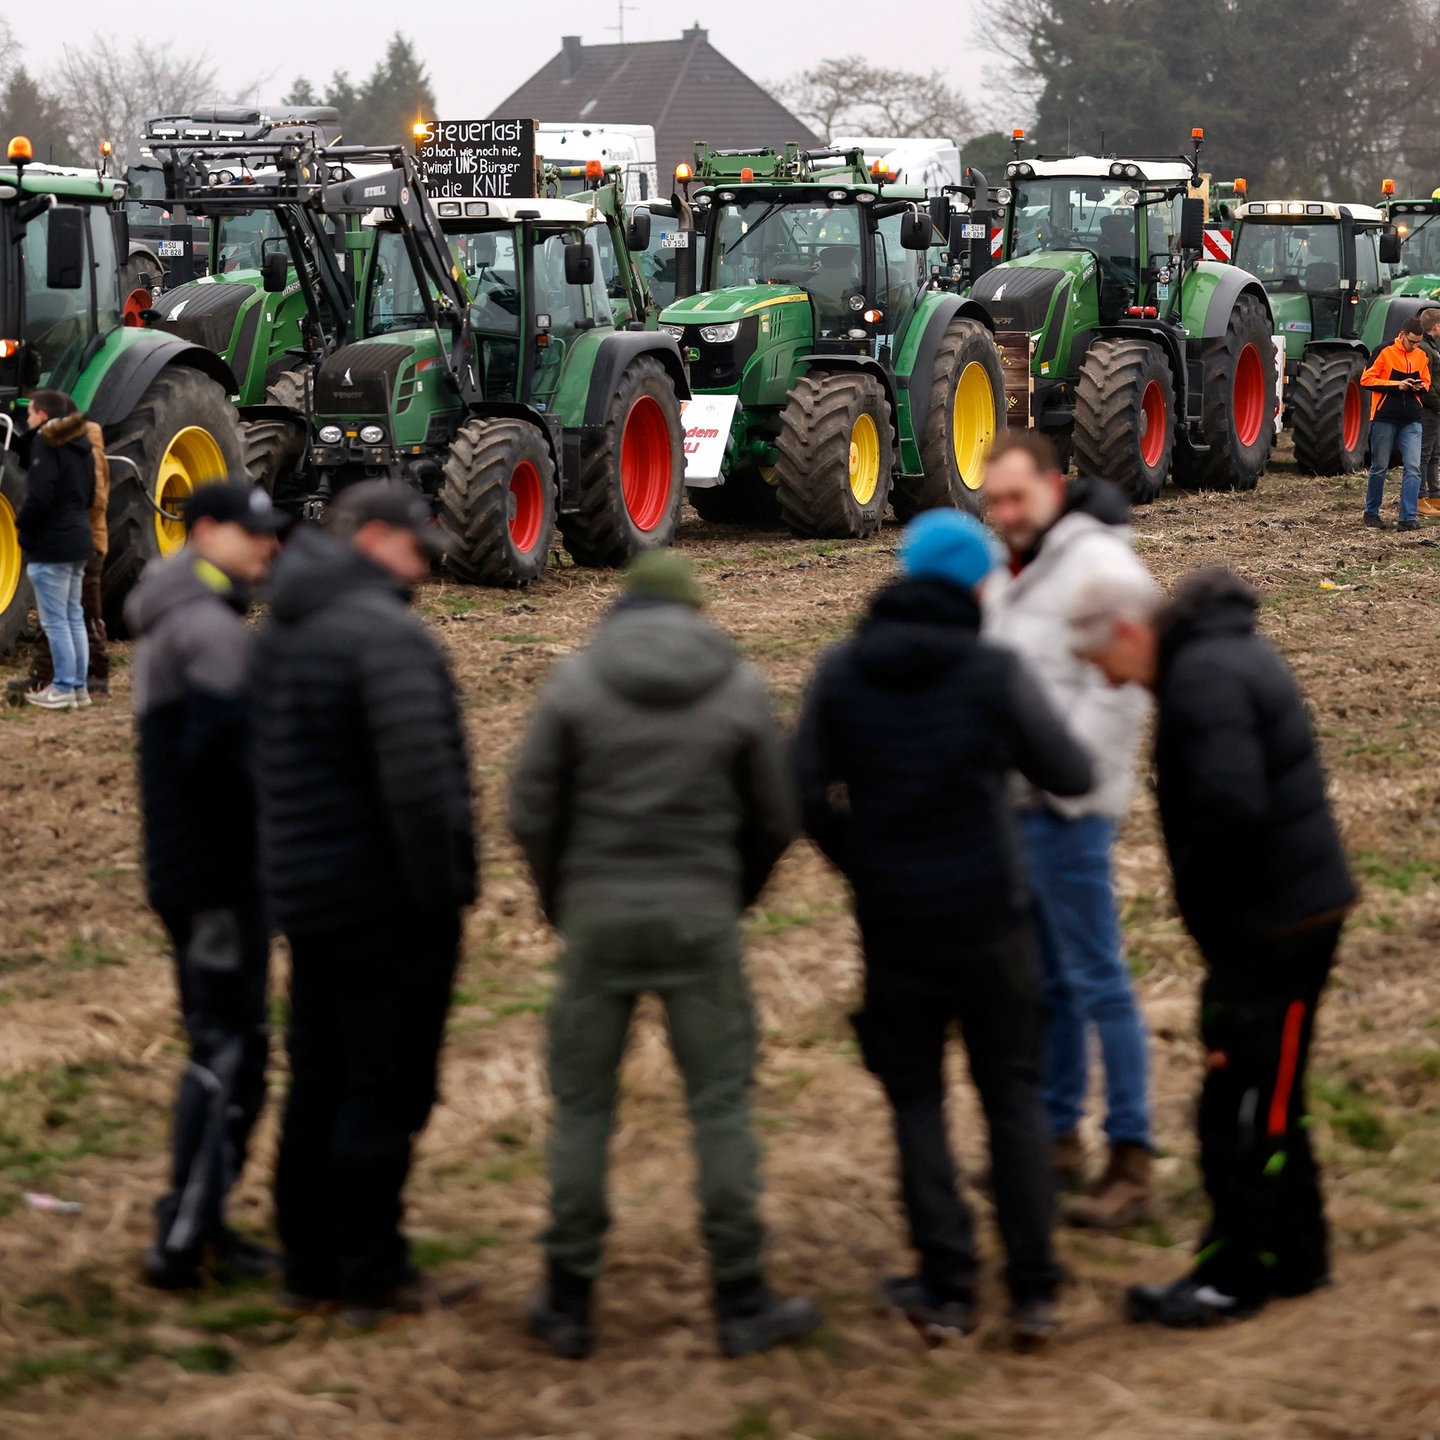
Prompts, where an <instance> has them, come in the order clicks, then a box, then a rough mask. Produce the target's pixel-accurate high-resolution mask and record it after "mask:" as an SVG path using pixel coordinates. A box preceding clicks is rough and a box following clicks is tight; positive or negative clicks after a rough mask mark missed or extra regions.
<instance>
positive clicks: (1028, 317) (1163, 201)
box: [969, 130, 1276, 503]
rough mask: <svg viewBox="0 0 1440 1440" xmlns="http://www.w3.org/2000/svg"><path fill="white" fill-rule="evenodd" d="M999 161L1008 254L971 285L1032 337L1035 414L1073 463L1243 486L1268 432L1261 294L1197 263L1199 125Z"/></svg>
mask: <svg viewBox="0 0 1440 1440" xmlns="http://www.w3.org/2000/svg"><path fill="white" fill-rule="evenodd" d="M1023 139H1024V132H1023V131H1016V132H1015V158H1014V159H1013V160H1011V161H1010V162H1009V163H1008V165H1007V166H1006V188H1005V189H1003V190H1002V191H1000V192H999V193H1000V197H1001V199H1002V201H1003V204H1004V222H1003V236H1002V248H1001V257H1002V258H1001V262H1000V263H999V264H997V265H996V266H994V267H993V268H992V269H990V270H988V271H986V272H985V273H984V274H982V275H981V276H980V277H979V278H978V279H977V280H976V281H975V282H974V284H972V285H971V287H970V291H969V293H970V297H971V299H972V300H974V301H978V302H979V303H980V304H981V305H983V306H984V307H985V309H986V310H987V311H988V312H989V314H990V315H991V316H992V317H993V320H994V324H995V325H996V327H997V328H998V329H1001V330H1020V331H1024V332H1028V333H1029V335H1030V337H1031V338H1032V340H1033V354H1032V356H1031V361H1030V370H1031V379H1032V384H1033V394H1032V397H1031V406H1032V413H1031V418H1032V423H1033V424H1034V425H1035V426H1036V427H1037V428H1038V429H1040V430H1041V431H1042V432H1045V433H1048V434H1049V435H1050V436H1051V437H1052V438H1053V439H1054V440H1055V441H1056V444H1057V448H1058V449H1059V450H1060V453H1061V455H1062V457H1063V458H1064V459H1065V461H1066V463H1068V459H1069V457H1070V455H1071V453H1072V451H1073V456H1074V460H1075V464H1076V467H1077V469H1078V470H1079V471H1080V472H1081V473H1082V474H1090V475H1101V476H1104V477H1106V478H1107V479H1110V480H1113V481H1115V482H1117V483H1118V484H1120V485H1121V486H1123V487H1124V488H1125V489H1126V490H1127V491H1128V492H1129V494H1130V496H1131V498H1132V500H1134V501H1136V502H1137V503H1145V502H1148V501H1151V500H1154V499H1155V498H1156V497H1157V496H1158V495H1159V494H1160V492H1161V490H1162V489H1163V488H1164V486H1165V480H1166V476H1167V475H1169V476H1171V477H1172V478H1173V479H1174V481H1175V483H1176V485H1178V486H1180V487H1181V488H1183V489H1187V490H1200V489H1225V490H1250V489H1253V488H1254V487H1255V485H1256V483H1257V482H1258V481H1259V478H1260V475H1261V473H1262V472H1263V470H1264V469H1265V463H1266V461H1267V460H1268V458H1269V455H1270V447H1271V444H1272V441H1273V438H1274V431H1273V425H1272V421H1271V417H1272V413H1273V411H1274V405H1275V383H1276V377H1275V367H1274V363H1273V361H1272V359H1271V356H1272V346H1271V341H1270V331H1271V320H1270V305H1269V302H1268V300H1267V299H1266V295H1265V290H1264V288H1263V287H1262V286H1261V285H1260V283H1259V281H1258V280H1256V279H1255V278H1254V277H1253V276H1249V275H1246V274H1244V273H1243V272H1242V271H1241V270H1240V269H1239V268H1237V267H1236V266H1233V265H1225V264H1219V263H1216V262H1213V261H1208V260H1205V259H1202V258H1201V257H1202V254H1203V247H1204V239H1205V235H1204V226H1205V209H1206V207H1205V201H1204V199H1203V198H1201V195H1202V194H1203V180H1202V176H1201V171H1200V148H1201V144H1202V141H1203V139H1204V136H1203V132H1201V131H1199V130H1196V131H1194V132H1193V140H1194V146H1193V150H1192V153H1191V154H1189V155H1167V156H1139V155H1137V156H1130V157H1117V156H1113V155H1074V156H1066V157H1063V158H1055V157H1045V156H1040V155H1037V156H1035V157H1033V158H1025V159H1022V158H1021V156H1020V144H1021V142H1022V141H1023Z"/></svg>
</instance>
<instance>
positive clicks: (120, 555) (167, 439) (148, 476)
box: [0, 137, 244, 650]
mask: <svg viewBox="0 0 1440 1440" xmlns="http://www.w3.org/2000/svg"><path fill="white" fill-rule="evenodd" d="M31 153H32V151H31V146H30V142H29V141H28V140H26V139H25V138H23V137H16V138H15V139H14V140H12V141H11V142H10V145H9V150H8V160H9V163H8V165H6V166H5V167H3V168H0V337H4V338H0V446H3V450H0V650H3V649H8V648H9V647H11V646H12V645H13V644H14V642H15V638H16V636H17V635H18V634H19V632H20V630H21V629H22V628H23V626H24V624H25V618H26V612H27V610H28V608H29V605H30V603H31V593H30V587H29V584H28V583H27V582H26V580H25V578H24V571H23V568H22V566H21V558H20V549H19V544H18V541H17V538H16V533H15V512H16V511H17V510H18V509H19V506H20V504H21V501H22V499H23V496H24V484H25V482H24V475H23V472H22V470H21V468H20V466H19V464H18V462H17V457H16V454H15V450H16V443H17V441H18V440H19V439H20V434H19V432H20V431H22V430H23V429H24V425H25V420H24V409H23V406H24V400H25V397H26V396H27V395H28V394H29V393H30V392H31V391H33V390H37V389H44V388H53V389H58V390H65V391H68V392H69V393H70V394H71V395H73V396H74V399H75V403H76V404H77V405H78V406H79V407H80V408H81V409H82V410H84V411H86V412H87V413H88V414H89V416H90V418H91V419H92V420H95V421H97V422H98V423H99V424H100V425H101V426H102V427H103V428H104V432H105V450H106V454H107V455H108V456H109V457H110V475H111V482H110V508H109V522H110V552H109V556H108V559H107V561H106V565H105V573H104V577H103V581H102V590H103V599H104V604H105V609H106V616H107V620H109V621H111V622H112V623H114V624H116V625H117V626H118V625H119V622H120V604H121V602H122V601H123V599H124V597H125V595H126V593H127V592H128V591H129V589H130V587H131V585H133V584H134V582H135V580H136V579H137V578H138V577H139V574H140V571H141V569H142V567H143V566H144V564H145V562H146V561H147V560H149V559H152V558H153V557H155V556H157V555H164V554H168V553H170V552H171V551H173V550H176V549H178V548H179V547H180V546H181V545H182V544H183V543H184V539H185V531H184V525H183V523H182V521H181V518H180V514H179V506H180V503H181V502H182V501H183V500H184V499H185V497H186V496H187V495H188V494H189V493H190V492H191V491H192V490H193V489H194V488H195V487H196V486H197V485H199V484H202V483H204V482H205V481H209V480H215V479H219V478H221V477H223V476H225V475H226V474H240V473H243V471H244V452H243V448H242V443H241V437H240V428H239V422H238V420H237V417H236V414H235V408H234V406H233V405H231V403H230V400H229V398H228V397H229V396H230V395H232V394H233V393H234V391H235V380H234V377H233V375H232V374H231V373H230V368H229V366H227V365H226V364H225V362H224V361H223V360H221V359H220V358H219V357H218V356H216V355H213V354H211V352H210V351H208V350H205V349H203V348H201V347H200V346H198V345H192V344H190V343H188V342H187V341H185V340H181V339H179V338H178V337H176V336H173V335H161V334H157V333H156V332H155V331H153V330H147V329H144V328H141V327H137V326H127V325H125V324H123V323H122V318H121V309H120V298H121V297H120V273H121V269H122V264H123V262H122V261H121V259H120V257H121V256H122V255H125V254H126V253H127V250H128V245H127V241H128V235H127V225H126V219H125V215H124V212H123V211H122V210H121V209H120V208H119V207H118V205H117V203H116V202H117V201H119V200H121V199H123V195H124V185H123V184H122V183H120V182H117V181H115V180H113V179H105V178H100V177H95V176H90V177H80V176H61V175H53V174H44V173H39V172H37V171H32V170H30V169H29V160H30V157H31ZM17 402H18V403H17Z"/></svg>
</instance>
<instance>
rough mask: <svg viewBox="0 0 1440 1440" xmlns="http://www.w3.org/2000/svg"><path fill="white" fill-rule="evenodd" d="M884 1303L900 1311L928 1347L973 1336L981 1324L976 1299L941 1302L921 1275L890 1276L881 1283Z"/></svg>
mask: <svg viewBox="0 0 1440 1440" xmlns="http://www.w3.org/2000/svg"><path fill="white" fill-rule="evenodd" d="M880 1299H881V1301H882V1302H883V1303H884V1304H885V1305H886V1306H887V1307H888V1308H889V1309H891V1310H898V1311H900V1313H901V1314H902V1315H904V1317H905V1318H906V1319H907V1320H908V1321H909V1322H910V1323H911V1324H912V1325H913V1326H914V1327H915V1328H916V1329H917V1330H918V1331H919V1332H920V1334H921V1337H922V1338H923V1339H924V1340H925V1342H926V1344H929V1345H938V1344H940V1343H941V1342H942V1341H944V1340H950V1339H954V1338H956V1337H958V1336H962V1335H973V1334H974V1333H975V1327H976V1325H978V1324H979V1320H978V1319H977V1317H976V1314H975V1297H974V1296H973V1295H953V1296H951V1297H950V1298H949V1299H948V1300H940V1299H937V1298H936V1297H935V1295H934V1293H933V1292H932V1291H931V1290H930V1288H929V1286H927V1285H926V1284H925V1282H924V1281H923V1280H922V1279H921V1278H920V1277H919V1276H918V1275H890V1276H887V1277H886V1278H885V1279H884V1280H882V1281H881V1282H880Z"/></svg>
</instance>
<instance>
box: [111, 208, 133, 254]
mask: <svg viewBox="0 0 1440 1440" xmlns="http://www.w3.org/2000/svg"><path fill="white" fill-rule="evenodd" d="M110 225H111V228H112V229H113V230H114V233H115V253H116V254H117V255H118V256H120V258H121V262H122V263H123V262H124V258H125V256H127V255H128V254H129V253H130V217H129V216H128V215H127V214H126V213H125V212H124V211H123V210H114V211H111V214H110Z"/></svg>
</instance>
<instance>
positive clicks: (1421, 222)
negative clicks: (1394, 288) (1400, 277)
mask: <svg viewBox="0 0 1440 1440" xmlns="http://www.w3.org/2000/svg"><path fill="white" fill-rule="evenodd" d="M1405 223H1407V222H1406V221H1405V220H1403V219H1402V220H1401V221H1400V224H1402V225H1403V224H1405ZM1408 223H1409V226H1410V233H1409V234H1408V235H1406V236H1405V237H1404V242H1403V243H1404V248H1403V249H1402V250H1401V251H1400V268H1401V269H1402V270H1403V271H1404V273H1405V274H1407V275H1440V214H1436V215H1424V216H1419V215H1413V216H1411V217H1410V220H1409V222H1408Z"/></svg>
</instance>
